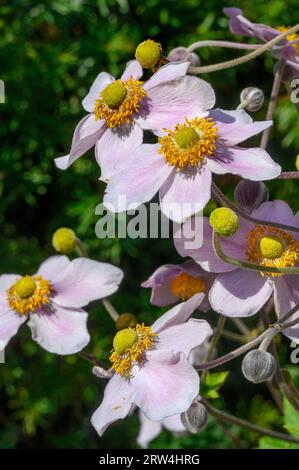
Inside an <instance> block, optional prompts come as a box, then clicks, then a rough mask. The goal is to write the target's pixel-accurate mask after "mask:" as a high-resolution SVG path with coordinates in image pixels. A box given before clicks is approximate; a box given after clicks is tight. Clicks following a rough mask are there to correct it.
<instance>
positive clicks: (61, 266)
mask: <svg viewBox="0 0 299 470" xmlns="http://www.w3.org/2000/svg"><path fill="white" fill-rule="evenodd" d="M69 264H70V260H69V259H68V257H67V256H50V258H47V259H46V260H45V261H43V263H42V264H41V265H40V267H39V268H38V271H37V273H36V275H37V276H42V277H43V278H44V279H47V280H48V281H52V282H53V283H55V281H56V280H57V279H59V278H60V277H61V276H63V273H64V271H65V270H66V268H67V267H68V265H69Z"/></svg>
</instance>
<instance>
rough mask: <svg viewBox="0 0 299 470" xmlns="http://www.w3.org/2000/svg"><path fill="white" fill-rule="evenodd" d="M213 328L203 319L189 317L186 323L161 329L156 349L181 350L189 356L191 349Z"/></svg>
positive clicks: (204, 339) (199, 343)
mask: <svg viewBox="0 0 299 470" xmlns="http://www.w3.org/2000/svg"><path fill="white" fill-rule="evenodd" d="M212 334H213V330H212V328H211V327H210V325H209V324H208V323H207V322H206V321H205V320H197V319H195V318H191V320H188V321H187V322H186V323H182V324H180V325H173V326H170V327H167V328H165V329H163V331H161V332H160V333H159V335H158V338H157V342H156V349H162V350H163V349H164V350H165V349H167V350H170V351H174V352H183V353H184V354H186V356H187V357H189V354H190V352H191V351H192V349H194V348H196V347H197V346H199V345H201V344H202V343H203V342H204V341H206V340H207V339H208V338H209V337H210V336H212Z"/></svg>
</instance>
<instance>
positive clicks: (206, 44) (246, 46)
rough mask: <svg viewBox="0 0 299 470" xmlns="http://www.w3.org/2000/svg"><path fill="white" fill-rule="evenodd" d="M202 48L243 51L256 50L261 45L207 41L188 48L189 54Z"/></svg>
mask: <svg viewBox="0 0 299 470" xmlns="http://www.w3.org/2000/svg"><path fill="white" fill-rule="evenodd" d="M201 47H225V48H227V49H243V50H247V51H250V50H256V49H258V48H259V47H261V46H260V44H244V43H242V42H233V41H218V40H207V41H197V42H194V43H193V44H190V46H188V47H187V51H188V52H193V51H195V50H196V49H200V48H201Z"/></svg>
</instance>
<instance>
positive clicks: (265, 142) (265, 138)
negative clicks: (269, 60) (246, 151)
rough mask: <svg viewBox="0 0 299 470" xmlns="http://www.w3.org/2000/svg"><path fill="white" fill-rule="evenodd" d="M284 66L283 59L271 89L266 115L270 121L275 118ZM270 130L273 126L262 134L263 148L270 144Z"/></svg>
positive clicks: (279, 63)
mask: <svg viewBox="0 0 299 470" xmlns="http://www.w3.org/2000/svg"><path fill="white" fill-rule="evenodd" d="M284 68H285V61H284V60H283V59H282V60H280V61H279V62H278V64H277V70H276V72H275V76H274V81H273V86H272V91H271V96H270V101H269V107H268V111H267V116H266V120H267V121H270V120H271V119H273V115H274V111H275V106H276V102H277V97H278V94H279V89H280V84H281V79H282V74H283V71H284ZM270 132H271V128H270V127H268V129H265V130H264V132H263V134H262V140H261V148H262V149H265V148H266V147H267V145H268V141H269V136H270Z"/></svg>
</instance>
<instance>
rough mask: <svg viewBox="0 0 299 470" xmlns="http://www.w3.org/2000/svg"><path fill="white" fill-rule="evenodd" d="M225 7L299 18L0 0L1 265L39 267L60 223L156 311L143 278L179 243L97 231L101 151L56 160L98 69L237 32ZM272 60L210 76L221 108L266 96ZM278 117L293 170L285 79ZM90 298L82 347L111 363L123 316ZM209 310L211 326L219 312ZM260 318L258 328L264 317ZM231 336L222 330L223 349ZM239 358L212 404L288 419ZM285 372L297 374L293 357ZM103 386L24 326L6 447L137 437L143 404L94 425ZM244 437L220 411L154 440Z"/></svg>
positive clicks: (248, 437)
mask: <svg viewBox="0 0 299 470" xmlns="http://www.w3.org/2000/svg"><path fill="white" fill-rule="evenodd" d="M224 6H238V7H240V8H243V10H244V13H245V15H246V16H247V17H249V18H250V19H251V20H252V21H255V22H261V23H262V22H263V23H267V24H269V25H272V26H278V25H286V26H288V25H293V24H295V23H296V22H298V21H299V12H298V1H297V0H290V1H288V3H287V6H286V2H285V1H284V0H271V8H270V2H268V1H266V2H265V1H260V2H256V1H254V0H250V1H239V2H238V5H235V4H234V2H230V1H228V2H220V1H219V0H209V1H202V0H184V1H181V2H179V1H177V0H142V1H137V0H64V1H63V2H61V1H59V0H57V1H55V0H49V1H47V2H38V1H36V0H19V1H13V0H10V1H4V0H0V35H1V41H0V64H1V67H0V70H1V72H0V78H1V79H2V80H4V82H5V87H6V100H5V103H4V104H1V105H0V113H1V126H0V138H1V146H0V223H1V231H0V258H1V271H0V273H1V274H2V273H15V272H16V273H21V274H25V273H29V274H30V273H34V272H35V270H36V268H37V267H38V265H39V263H40V262H41V261H42V260H43V259H44V258H46V257H48V256H50V255H52V254H53V249H52V247H51V236H52V233H53V231H55V230H56V229H57V228H58V227H60V226H68V227H71V228H73V229H74V230H75V231H76V232H77V234H78V236H79V237H80V238H81V239H82V240H83V241H84V242H85V243H86V245H87V247H88V250H89V253H90V256H91V257H92V258H95V259H97V260H101V261H109V262H112V263H114V264H116V265H119V266H121V268H122V269H123V270H124V271H125V280H124V282H123V283H122V286H121V290H120V291H119V292H118V293H117V294H115V295H114V296H113V297H112V302H113V303H114V305H115V307H116V308H117V310H118V311H119V312H131V313H134V314H135V315H137V316H138V317H139V318H140V319H141V320H143V321H145V322H146V323H150V322H151V321H152V320H153V319H154V318H156V317H157V316H159V315H160V314H161V309H158V308H155V307H151V306H149V295H150V292H149V291H147V290H145V289H141V288H140V283H141V282H142V281H144V280H145V279H146V278H147V277H148V275H150V274H151V273H152V272H153V271H154V270H155V269H156V268H157V267H158V266H159V265H161V264H163V263H176V262H180V259H179V257H178V255H177V254H176V252H175V250H174V248H173V243H172V241H171V240H145V239H143V240H140V239H137V240H130V239H127V240H121V239H117V238H116V239H105V240H99V239H97V238H96V236H95V224H96V222H97V219H98V217H97V216H96V215H95V207H96V205H97V204H98V203H100V202H101V201H102V197H103V191H104V185H103V184H102V183H100V182H99V181H98V180H97V175H99V168H98V167H97V164H96V162H95V159H94V155H93V152H92V151H91V152H89V153H88V154H86V155H85V156H84V157H83V158H80V159H79V160H78V161H77V162H76V163H75V164H74V165H73V166H72V167H71V168H70V169H69V170H68V171H66V172H62V171H59V170H57V169H56V167H55V165H54V162H53V160H54V158H55V157H58V156H61V155H65V154H67V153H68V151H69V148H70V144H71V139H72V134H73V130H74V128H75V125H76V123H77V122H78V121H79V119H81V117H83V115H84V111H83V109H82V107H81V100H82V98H83V97H84V96H85V94H86V93H87V91H88V89H89V87H90V85H91V84H92V82H93V80H94V78H95V77H96V75H97V74H98V73H99V72H100V71H103V70H106V71H108V72H110V73H112V74H113V75H116V76H119V75H120V74H121V71H122V70H123V68H124V66H125V64H126V62H127V61H128V60H130V59H131V58H132V56H133V54H134V50H135V47H136V45H137V44H138V43H139V42H141V41H142V40H143V39H145V38H148V37H150V38H153V39H157V40H158V41H160V42H161V43H162V45H163V48H164V51H165V52H166V53H167V52H169V51H170V50H171V49H172V48H174V47H177V46H188V45H189V44H190V43H192V42H194V41H196V40H203V39H227V40H233V39H234V38H233V35H232V34H231V33H230V31H229V29H228V20H227V18H226V17H225V15H224V14H223V12H222V9H223V7H224ZM239 39H240V38H239ZM240 40H241V41H244V42H245V41H248V39H247V38H241V39H240ZM199 52H200V57H201V60H202V63H203V64H209V63H214V62H221V61H223V60H227V59H230V58H233V57H236V56H237V54H238V52H236V51H231V50H228V49H218V48H213V49H209V48H203V49H201V50H200V51H199ZM274 63H275V62H274V59H273V58H272V57H271V55H266V56H262V57H259V58H258V59H257V60H255V61H254V62H250V63H247V64H245V65H242V66H239V67H237V68H234V69H231V70H225V71H222V72H220V73H213V74H210V75H205V76H204V78H205V79H206V80H208V81H210V82H211V83H212V85H213V87H214V88H215V90H216V96H217V106H219V107H224V108H228V109H233V108H235V107H236V106H237V105H238V103H239V94H240V91H241V90H242V89H243V88H244V87H247V86H258V87H260V88H262V89H263V91H264V92H265V94H266V96H267V99H268V96H269V93H270V89H271V84H272V79H273V67H274ZM265 114H266V106H265V107H264V108H263V109H262V110H261V111H260V112H259V113H258V115H257V116H255V117H256V118H257V119H264V117H265ZM275 126H276V132H275V137H272V139H271V143H270V147H269V148H270V151H271V154H272V156H273V158H274V159H275V160H276V161H279V162H280V163H281V164H282V166H283V169H284V170H294V169H295V168H296V167H295V161H296V155H297V154H298V153H299V121H298V110H297V109H296V107H295V106H294V105H292V103H291V102H290V99H289V95H288V93H287V92H286V90H285V89H284V88H282V91H281V95H280V97H279V102H278V107H277V110H276V114H275ZM219 184H220V185H222V188H223V190H225V192H226V194H230V195H232V193H233V188H234V186H235V184H236V180H235V179H230V178H227V177H226V178H222V179H221V180H220V181H219ZM268 187H269V189H270V192H271V196H272V198H283V199H285V200H286V201H287V202H288V203H289V204H290V205H291V206H292V208H293V209H294V210H299V198H298V184H297V183H296V182H292V181H288V182H286V181H279V182H272V183H270V184H269V185H268ZM210 209H211V206H210V207H208V208H207V211H209V210H210ZM89 310H90V319H89V329H90V331H91V332H92V342H91V344H90V345H89V346H88V348H87V349H86V350H87V351H88V352H92V353H93V354H95V355H96V356H97V357H98V358H100V359H101V360H102V361H105V362H106V361H107V359H108V356H109V351H110V349H111V343H112V338H113V335H114V333H115V330H114V324H113V322H112V320H111V319H110V317H109V316H108V315H107V313H106V312H105V311H104V309H103V308H102V307H101V306H99V305H95V306H92V308H90V309H89ZM206 317H207V318H208V319H209V321H210V322H211V323H212V324H215V322H216V316H214V314H212V313H209V314H206ZM251 321H252V326H254V325H255V323H256V319H254V318H253V319H252V320H251ZM281 341H282V342H281V347H280V351H281V360H282V361H283V362H284V363H285V364H286V366H287V367H288V365H289V362H290V361H289V355H290V351H291V350H290V348H289V342H288V341H285V340H281ZM234 347H236V345H235V344H234V343H231V342H229V341H228V340H225V341H222V343H221V344H220V346H219V352H220V353H223V352H225V351H228V350H229V349H232V348H234ZM107 364H108V362H107ZM230 367H232V370H231V373H230V375H229V376H228V378H227V380H226V383H225V385H224V386H223V388H222V389H221V392H220V395H221V398H220V397H217V396H216V397H215V405H216V406H220V407H222V408H224V409H226V410H228V411H230V412H231V413H233V414H236V415H238V416H240V417H243V418H245V419H249V420H251V421H252V422H255V423H256V424H259V425H263V426H267V427H272V428H274V429H280V430H281V429H282V425H283V420H282V418H281V416H280V415H279V413H278V412H277V411H276V409H275V407H274V406H273V402H272V401H271V397H270V395H269V393H268V390H267V388H266V386H264V385H259V386H251V385H250V384H249V383H248V382H246V381H245V379H244V378H243V377H242V375H241V374H240V361H238V360H237V361H235V362H234V363H232V364H231V366H230ZM297 369H298V366H297ZM289 370H290V372H291V373H292V374H293V376H294V377H295V380H297V379H296V375H297V370H296V367H295V366H293V368H289ZM104 385H105V383H104V381H102V382H101V381H100V380H98V379H95V378H94V377H93V375H92V374H91V367H90V365H89V364H88V363H85V362H84V361H83V360H82V359H80V358H78V357H76V356H69V357H59V356H54V355H51V354H49V353H47V352H45V351H43V350H42V349H41V348H40V347H39V346H38V345H36V344H35V343H34V342H33V341H32V340H31V338H30V332H29V329H28V328H26V327H24V328H22V329H21V330H20V334H18V335H17V336H16V337H15V338H14V339H13V340H12V341H11V343H10V344H9V346H8V347H7V349H6V364H4V365H0V448H36V447H42V448H120V447H121V448H136V447H137V444H136V436H137V434H138V429H139V422H138V416H136V415H134V416H132V417H130V418H128V419H127V420H126V421H122V422H118V423H117V424H115V425H113V426H111V427H110V428H109V430H108V431H107V432H106V433H105V435H104V437H103V438H102V439H99V438H98V436H97V434H96V432H95V431H94V429H93V428H92V427H91V425H90V416H91V414H92V413H93V411H94V410H95V408H96V406H97V405H98V404H99V403H100V401H101V397H102V391H103V387H104ZM298 429H299V426H298ZM233 431H234V432H235V434H236V435H237V436H238V438H240V439H241V441H242V442H243V444H244V445H245V446H246V447H256V446H261V447H263V446H264V447H267V446H270V445H271V443H270V444H269V440H267V439H264V440H259V439H258V436H257V435H255V434H252V433H248V432H244V431H241V430H240V429H238V428H235V429H234V428H233ZM272 444H273V443H272ZM236 445H237V444H236V442H234V439H232V438H231V436H230V435H228V434H227V433H226V432H225V430H223V428H222V427H221V426H219V425H218V424H217V423H216V422H215V421H214V420H213V419H211V420H210V421H209V424H208V427H207V428H206V430H205V431H204V432H203V433H201V434H199V435H195V436H194V435H193V436H190V435H187V436H184V437H183V438H177V437H175V436H173V435H172V434H171V433H169V432H168V431H163V433H162V434H161V435H160V436H159V437H158V438H157V439H156V440H155V441H153V443H152V446H153V447H156V448H159V447H162V448H163V447H164V448H230V447H235V446H236ZM273 445H274V444H273ZM276 445H277V446H279V443H276ZM281 445H284V444H281Z"/></svg>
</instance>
